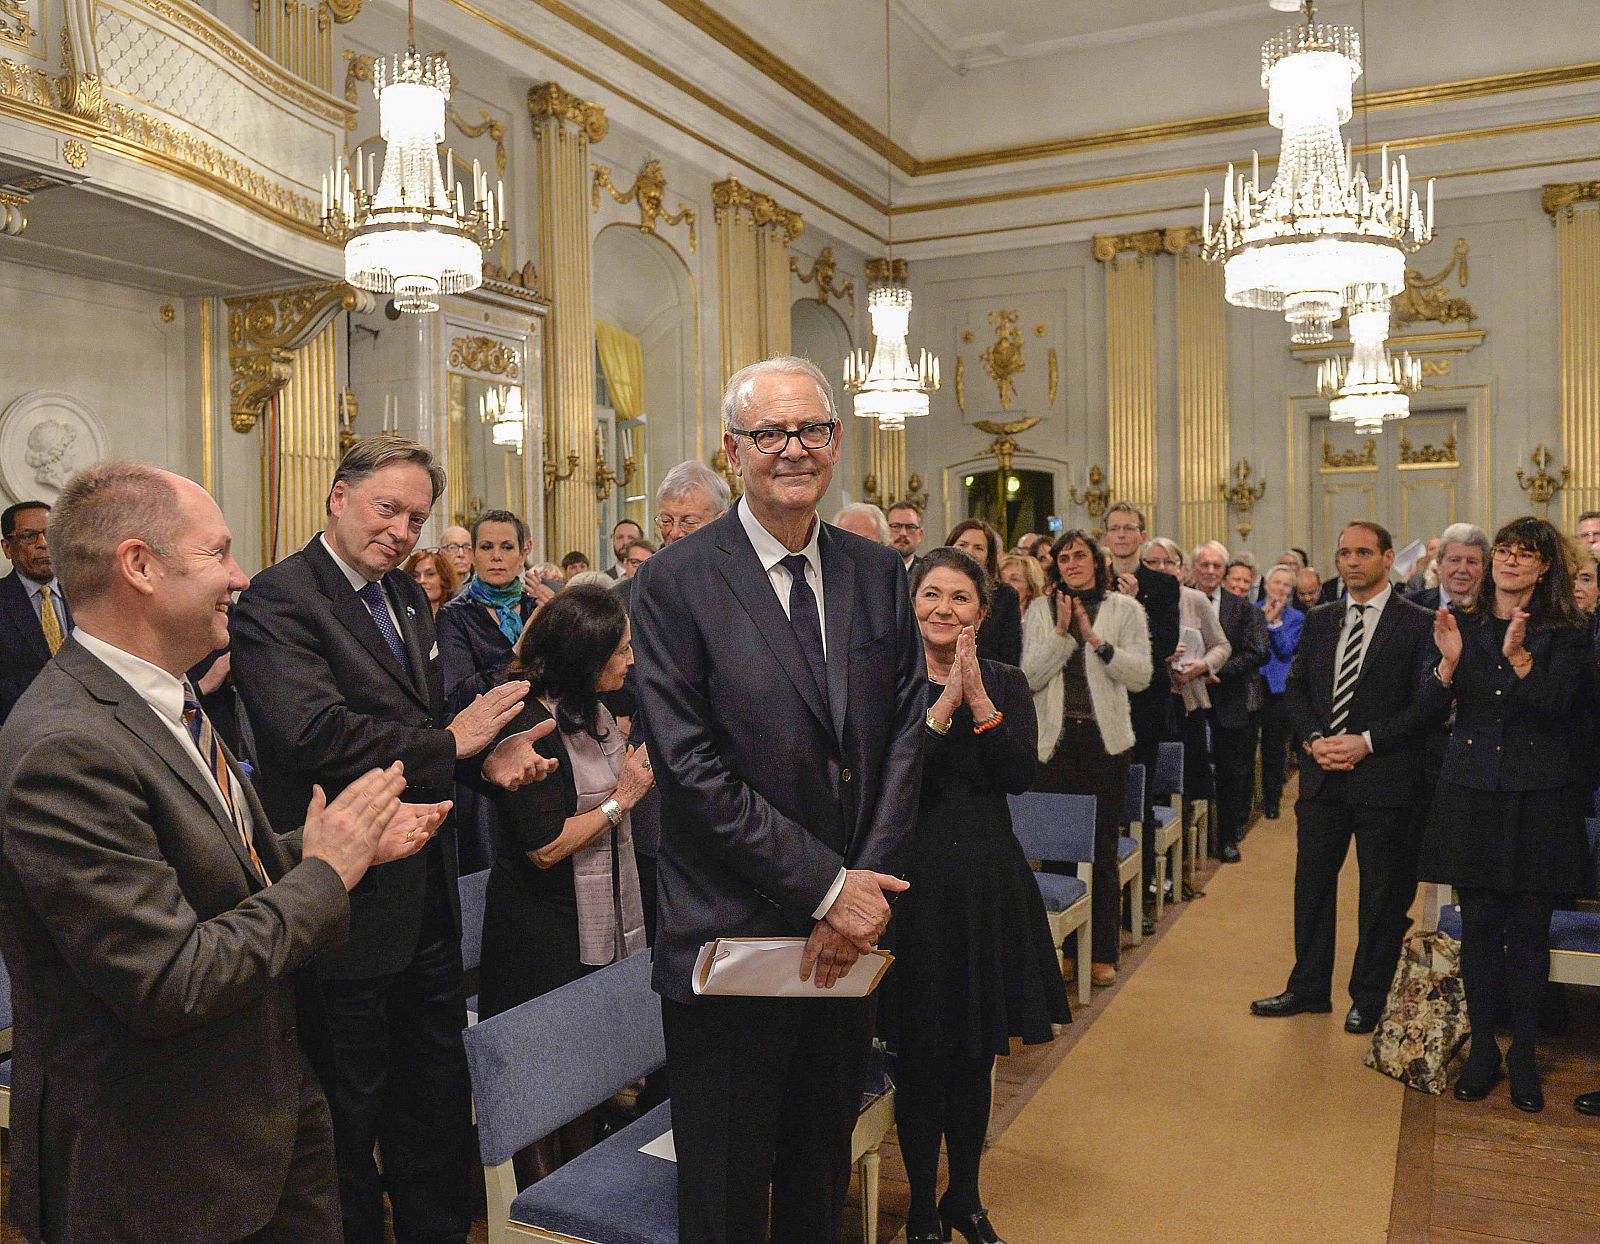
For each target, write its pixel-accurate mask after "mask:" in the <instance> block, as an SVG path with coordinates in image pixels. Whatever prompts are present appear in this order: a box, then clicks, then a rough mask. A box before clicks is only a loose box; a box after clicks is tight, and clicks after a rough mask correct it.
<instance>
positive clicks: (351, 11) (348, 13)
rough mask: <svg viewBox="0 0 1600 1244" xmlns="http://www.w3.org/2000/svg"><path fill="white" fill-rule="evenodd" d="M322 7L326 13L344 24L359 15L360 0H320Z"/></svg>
mask: <svg viewBox="0 0 1600 1244" xmlns="http://www.w3.org/2000/svg"><path fill="white" fill-rule="evenodd" d="M322 7H323V8H325V9H327V10H328V15H329V16H330V17H332V18H333V20H334V21H336V22H338V23H339V25H341V26H345V25H348V24H349V23H351V22H353V21H355V20H356V18H357V17H359V16H361V0H322Z"/></svg>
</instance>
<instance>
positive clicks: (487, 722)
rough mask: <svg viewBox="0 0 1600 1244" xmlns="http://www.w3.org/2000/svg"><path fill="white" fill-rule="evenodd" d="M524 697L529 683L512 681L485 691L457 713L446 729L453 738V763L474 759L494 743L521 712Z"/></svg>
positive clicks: (519, 680) (518, 680)
mask: <svg viewBox="0 0 1600 1244" xmlns="http://www.w3.org/2000/svg"><path fill="white" fill-rule="evenodd" d="M527 694H528V683H527V682H526V681H525V680H522V679H514V680H512V681H511V682H503V683H501V684H500V685H499V686H498V687H495V688H493V689H491V690H489V691H485V692H484V693H483V694H482V695H480V696H479V697H478V698H477V699H476V700H474V701H473V702H472V703H471V704H469V705H467V706H466V708H464V709H462V710H461V711H460V712H459V713H457V714H456V716H455V720H454V721H452V722H451V723H450V726H449V730H450V733H451V734H453V735H455V736H456V759H457V760H465V759H466V758H467V757H468V756H476V755H477V754H478V753H479V752H481V751H482V750H483V749H484V748H486V747H488V746H489V744H491V743H493V742H494V740H495V736H496V735H498V734H499V733H500V731H502V730H504V729H505V728H506V726H507V725H508V724H509V723H510V722H512V721H513V720H515V719H516V716H517V714H518V713H520V712H521V711H522V701H523V699H524V698H525V697H526V696H527Z"/></svg>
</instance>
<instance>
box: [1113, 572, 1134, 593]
mask: <svg viewBox="0 0 1600 1244" xmlns="http://www.w3.org/2000/svg"><path fill="white" fill-rule="evenodd" d="M1117 591H1119V592H1121V593H1122V594H1123V595H1124V596H1137V595H1138V594H1139V576H1138V575H1136V574H1119V575H1118V576H1117Z"/></svg>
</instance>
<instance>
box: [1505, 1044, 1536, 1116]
mask: <svg viewBox="0 0 1600 1244" xmlns="http://www.w3.org/2000/svg"><path fill="white" fill-rule="evenodd" d="M1506 1070H1507V1071H1508V1072H1509V1073H1510V1075H1511V1104H1512V1105H1513V1106H1515V1107H1516V1108H1517V1109H1518V1110H1523V1111H1526V1112H1527V1113H1528V1114H1538V1113H1539V1111H1541V1110H1543V1109H1544V1086H1543V1085H1542V1084H1541V1083H1540V1082H1539V1070H1538V1068H1537V1067H1535V1066H1534V1063H1533V1059H1532V1058H1531V1057H1528V1058H1521V1057H1518V1055H1517V1052H1516V1051H1515V1050H1513V1051H1512V1052H1511V1053H1510V1054H1508V1055H1507V1056H1506Z"/></svg>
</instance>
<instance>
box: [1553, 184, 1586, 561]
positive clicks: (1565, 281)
mask: <svg viewBox="0 0 1600 1244" xmlns="http://www.w3.org/2000/svg"><path fill="white" fill-rule="evenodd" d="M1544 208H1545V211H1547V212H1549V213H1550V214H1551V216H1552V217H1553V219H1554V221H1555V227H1556V255H1557V276H1558V283H1559V298H1560V317H1559V319H1560V334H1561V438H1562V444H1563V447H1564V449H1565V451H1566V453H1565V456H1566V460H1567V465H1568V467H1569V469H1570V470H1571V472H1572V476H1571V481H1570V482H1569V483H1568V484H1567V486H1566V487H1565V488H1564V489H1563V490H1562V492H1561V518H1562V526H1563V527H1564V529H1565V530H1567V531H1572V530H1575V529H1576V527H1577V525H1578V523H1577V519H1578V515H1579V514H1581V513H1583V512H1584V511H1585V510H1596V509H1600V182H1572V183H1566V184H1562V185H1553V186H1546V187H1545V188H1544Z"/></svg>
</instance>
